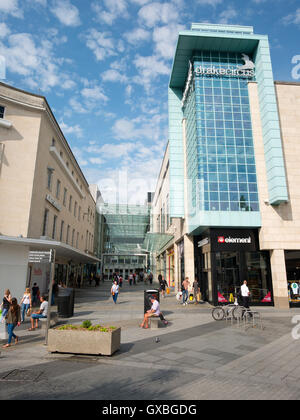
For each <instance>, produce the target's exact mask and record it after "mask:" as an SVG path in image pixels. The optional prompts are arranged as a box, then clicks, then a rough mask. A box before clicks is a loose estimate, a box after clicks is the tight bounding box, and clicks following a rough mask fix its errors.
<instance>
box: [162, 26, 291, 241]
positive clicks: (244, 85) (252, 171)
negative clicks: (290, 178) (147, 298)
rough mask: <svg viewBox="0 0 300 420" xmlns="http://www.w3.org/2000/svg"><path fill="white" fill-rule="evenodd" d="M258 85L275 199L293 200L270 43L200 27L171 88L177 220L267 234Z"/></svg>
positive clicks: (185, 38) (185, 45)
mask: <svg viewBox="0 0 300 420" xmlns="http://www.w3.org/2000/svg"><path fill="white" fill-rule="evenodd" d="M252 81H255V82H256V83H257V85H258V92H259V102H260V103H259V106H260V110H259V111H260V114H261V119H262V125H263V140H264V146H265V160H266V163H267V169H268V173H267V176H268V188H269V200H270V203H271V204H280V203H281V202H285V201H286V200H287V187H286V179H285V171H284V161H283V153H282V146H281V137H280V128H279V122H278V111H277V105H276V97H275V90H274V81H273V75H272V68H271V60H270V53H269V45H268V39H267V36H265V35H255V34H254V33H253V28H252V27H243V26H230V25H225V26H224V25H207V24H193V25H192V28H191V30H190V31H184V32H181V33H180V34H179V39H178V44H177V49H176V54H175V58H174V64H173V70H172V74H171V79H170V84H169V141H170V216H171V217H185V219H186V220H187V225H188V233H195V232H196V231H197V230H198V231H201V228H202V227H215V226H219V227H220V226H224V227H226V226H227V227H249V228H254V227H260V225H261V220H260V211H259V198H258V188H257V176H256V162H255V156H254V146H253V134H252V123H251V110H250V104H249V93H248V83H249V82H252Z"/></svg>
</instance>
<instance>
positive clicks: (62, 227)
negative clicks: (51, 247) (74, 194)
mask: <svg viewBox="0 0 300 420" xmlns="http://www.w3.org/2000/svg"><path fill="white" fill-rule="evenodd" d="M64 225H65V222H64V221H63V220H62V221H61V225H60V235H59V240H60V242H63V235H64Z"/></svg>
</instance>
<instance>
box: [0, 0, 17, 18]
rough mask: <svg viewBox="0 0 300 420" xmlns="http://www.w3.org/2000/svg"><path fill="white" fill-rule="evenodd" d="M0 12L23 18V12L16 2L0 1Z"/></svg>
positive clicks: (15, 0)
mask: <svg viewBox="0 0 300 420" xmlns="http://www.w3.org/2000/svg"><path fill="white" fill-rule="evenodd" d="M0 12H1V13H5V14H10V15H12V16H14V17H16V18H23V11H22V10H21V8H20V7H19V2H18V0H0Z"/></svg>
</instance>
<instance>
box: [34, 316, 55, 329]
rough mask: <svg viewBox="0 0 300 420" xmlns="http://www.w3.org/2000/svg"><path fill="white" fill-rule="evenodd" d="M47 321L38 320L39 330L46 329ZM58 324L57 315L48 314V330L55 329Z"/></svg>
mask: <svg viewBox="0 0 300 420" xmlns="http://www.w3.org/2000/svg"><path fill="white" fill-rule="evenodd" d="M47 320H48V318H40V319H39V322H40V323H41V328H42V329H43V330H45V329H46V328H47ZM57 323H58V314H57V312H51V314H50V328H51V327H55V325H57Z"/></svg>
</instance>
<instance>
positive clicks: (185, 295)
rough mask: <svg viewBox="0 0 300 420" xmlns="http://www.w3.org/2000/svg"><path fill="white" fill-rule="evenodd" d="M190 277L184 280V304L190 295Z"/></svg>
mask: <svg viewBox="0 0 300 420" xmlns="http://www.w3.org/2000/svg"><path fill="white" fill-rule="evenodd" d="M189 285H190V282H189V278H188V277H186V278H185V279H184V280H183V282H182V304H183V305H187V300H188V297H189Z"/></svg>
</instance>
